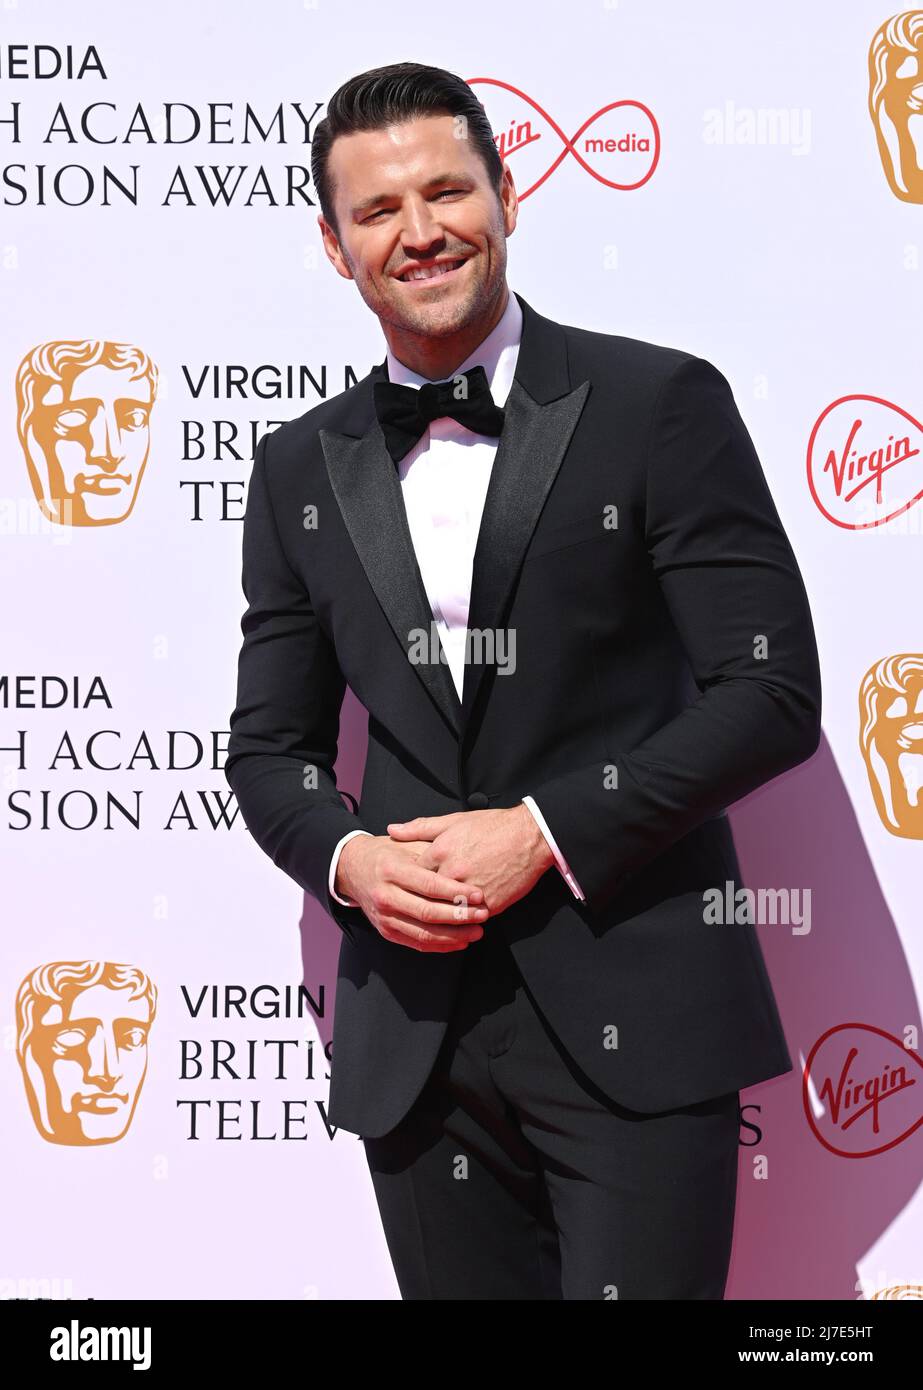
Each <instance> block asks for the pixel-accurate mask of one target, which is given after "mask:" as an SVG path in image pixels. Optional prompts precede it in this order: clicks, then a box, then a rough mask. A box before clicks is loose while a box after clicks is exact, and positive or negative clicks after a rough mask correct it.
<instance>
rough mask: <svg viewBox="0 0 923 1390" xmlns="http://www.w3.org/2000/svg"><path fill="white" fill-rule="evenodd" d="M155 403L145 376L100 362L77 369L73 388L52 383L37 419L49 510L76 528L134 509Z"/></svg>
mask: <svg viewBox="0 0 923 1390" xmlns="http://www.w3.org/2000/svg"><path fill="white" fill-rule="evenodd" d="M152 404H153V397H152V392H151V383H150V380H149V379H148V378H147V377H146V376H143V377H140V378H137V377H133V374H132V369H131V368H124V369H116V368H113V367H106V366H103V365H102V364H101V363H97V364H96V365H95V366H92V367H86V368H84V369H83V370H82V371H78V372H76V373H75V375H74V377H73V379H72V380H71V381H70V384H69V386H66V385H63V384H62V383H60V382H54V383H52V384H51V385H50V386H49V387H48V389H47V390H46V391H45V393H44V395H43V396H42V399H41V401H40V402H39V403H38V404H37V405H36V407H35V411H34V413H33V416H32V420H31V428H32V430H33V431H34V434H35V439H36V441H37V443H38V445H39V448H40V450H41V455H42V460H41V461H42V462H43V463H44V469H42V468H41V464H40V463H39V461H38V460H34V462H35V464H36V468H37V478H36V481H37V483H38V491H37V496H38V499H39V501H40V503H44V506H43V510H45V511H46V514H48V515H49V516H52V518H53V519H54V520H56V521H65V522H69V523H70V524H71V525H74V526H93V525H100V524H106V523H108V522H115V521H121V520H123V519H124V518H125V517H126V516H127V515H128V513H129V512H130V511H131V509H132V506H133V505H134V500H135V496H136V494H137V491H138V484H139V482H140V481H141V474H142V472H143V471H144V465H145V463H146V461H147V454H148V449H149V447H150V426H149V419H150V413H151V406H152ZM67 504H70V507H69V508H68V505H67Z"/></svg>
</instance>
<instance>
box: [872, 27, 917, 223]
mask: <svg viewBox="0 0 923 1390" xmlns="http://www.w3.org/2000/svg"><path fill="white" fill-rule="evenodd" d="M869 112H870V113H871V117H872V121H873V123H874V126H875V134H876V135H877V137H878V152H879V154H880V155H881V162H882V165H883V166H884V171H885V175H886V177H887V180H888V183H889V184H890V186H891V192H892V193H893V194H895V196H896V197H898V198H901V199H903V201H904V202H905V203H923V10H906V11H905V12H904V14H897V15H894V17H893V18H892V19H888V20H886V21H885V23H884V24H882V26H881V28H880V29H879V30H878V33H877V34H876V35H875V37H874V38H873V39H872V45H871V47H870V49H869Z"/></svg>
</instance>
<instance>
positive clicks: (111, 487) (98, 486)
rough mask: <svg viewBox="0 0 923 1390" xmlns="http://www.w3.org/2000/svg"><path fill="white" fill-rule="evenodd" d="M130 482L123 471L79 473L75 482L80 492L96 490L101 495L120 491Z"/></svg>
mask: <svg viewBox="0 0 923 1390" xmlns="http://www.w3.org/2000/svg"><path fill="white" fill-rule="evenodd" d="M130 482H131V477H130V475H126V474H125V473H80V474H78V476H77V483H78V486H79V489H80V491H81V492H98V493H99V494H100V496H102V497H108V496H109V495H110V494H111V493H114V492H121V490H122V488H123V487H126V486H127V485H128V484H129V483H130Z"/></svg>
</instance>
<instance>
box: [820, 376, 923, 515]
mask: <svg viewBox="0 0 923 1390" xmlns="http://www.w3.org/2000/svg"><path fill="white" fill-rule="evenodd" d="M921 441H923V425H921V424H920V422H919V420H915V419H914V418H913V416H912V415H908V414H907V411H906V410H901V408H900V406H899V405H893V404H892V403H891V401H885V400H882V399H881V397H880V396H841V397H840V399H839V400H838V401H834V402H833V404H832V405H828V406H827V409H826V410H825V411H824V412H823V414H822V415H821V416H820V418H819V420H818V421H817V424H816V425H815V426H814V428H813V430H812V431H811V439H810V442H809V443H808V485H809V487H810V489H811V496H812V497H813V498H814V501H815V502H816V503H817V505H818V507H820V509H821V511H822V512H823V514H824V516H825V517H826V518H827V519H828V521H832V522H833V523H834V525H835V526H843V527H845V529H846V530H847V531H865V530H867V529H868V528H869V527H870V526H881V525H882V524H883V523H884V522H886V521H891V520H892V519H893V518H894V517H896V516H900V514H901V512H905V511H906V510H907V508H908V507H912V506H913V504H914V502H919V500H920V498H921V497H923V472H921V469H920V444H921Z"/></svg>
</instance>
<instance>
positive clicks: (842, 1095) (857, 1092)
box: [801, 1023, 923, 1158]
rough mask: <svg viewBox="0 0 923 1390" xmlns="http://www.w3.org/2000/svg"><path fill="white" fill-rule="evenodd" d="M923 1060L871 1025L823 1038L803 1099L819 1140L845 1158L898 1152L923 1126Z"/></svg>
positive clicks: (808, 1069)
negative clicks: (922, 1077) (904, 1141)
mask: <svg viewBox="0 0 923 1390" xmlns="http://www.w3.org/2000/svg"><path fill="white" fill-rule="evenodd" d="M921 1069H923V1057H920V1056H919V1054H918V1053H916V1052H913V1051H911V1049H909V1048H907V1047H904V1045H903V1044H902V1043H901V1041H900V1039H899V1038H896V1037H894V1036H893V1034H891V1033H886V1032H885V1031H884V1029H883V1028H874V1027H872V1026H871V1024H867V1023H841V1024H838V1025H837V1026H836V1027H835V1028H828V1030H827V1032H826V1033H824V1034H823V1035H822V1036H821V1037H819V1038H818V1040H817V1042H816V1043H815V1044H814V1046H813V1048H812V1049H811V1053H810V1056H809V1057H808V1060H807V1061H806V1062H805V1066H804V1077H803V1078H802V1087H801V1095H802V1101H803V1103H804V1113H805V1114H806V1115H807V1117H808V1124H809V1125H810V1126H811V1129H812V1130H813V1131H814V1136H815V1138H816V1139H818V1140H819V1141H820V1143H821V1144H823V1146H824V1148H825V1149H829V1150H830V1152H831V1153H834V1154H839V1155H840V1156H841V1157H842V1158H871V1157H872V1156H873V1155H874V1154H880V1153H884V1152H885V1151H886V1150H887V1149H893V1148H894V1147H895V1146H896V1145H897V1144H900V1143H902V1142H903V1140H905V1139H909V1138H910V1136H911V1134H913V1133H914V1131H915V1130H917V1129H918V1128H919V1127H920V1125H921V1124H923V1106H921V1089H920V1086H919V1081H920V1073H921Z"/></svg>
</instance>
